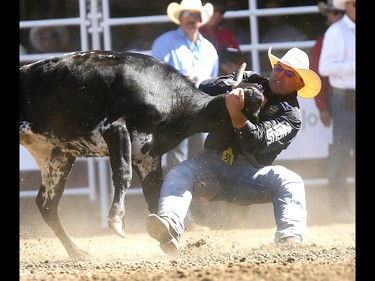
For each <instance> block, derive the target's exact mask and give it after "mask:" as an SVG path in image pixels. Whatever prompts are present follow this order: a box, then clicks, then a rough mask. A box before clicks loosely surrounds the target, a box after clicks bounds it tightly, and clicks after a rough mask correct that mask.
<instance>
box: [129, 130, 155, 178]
mask: <svg viewBox="0 0 375 281" xmlns="http://www.w3.org/2000/svg"><path fill="white" fill-rule="evenodd" d="M152 141H153V135H152V134H146V133H138V132H137V131H134V132H133V134H132V163H133V165H135V166H137V167H138V169H139V171H140V173H141V175H142V178H145V177H146V175H147V174H148V173H149V172H151V171H154V170H156V168H157V165H156V164H157V160H158V158H153V157H151V156H150V150H149V149H150V148H151V145H152ZM145 146H146V147H148V150H147V151H143V152H142V148H143V149H144V150H145V148H146V147H145Z"/></svg>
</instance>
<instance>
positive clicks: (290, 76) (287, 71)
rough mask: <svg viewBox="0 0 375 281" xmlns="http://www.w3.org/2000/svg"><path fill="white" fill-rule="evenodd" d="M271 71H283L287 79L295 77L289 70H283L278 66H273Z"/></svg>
mask: <svg viewBox="0 0 375 281" xmlns="http://www.w3.org/2000/svg"><path fill="white" fill-rule="evenodd" d="M273 69H274V70H276V71H277V72H283V71H284V73H285V76H286V77H288V78H293V77H295V76H296V75H297V74H296V73H295V72H293V71H291V70H286V69H284V68H283V67H282V66H281V65H280V64H275V65H274V68H273Z"/></svg>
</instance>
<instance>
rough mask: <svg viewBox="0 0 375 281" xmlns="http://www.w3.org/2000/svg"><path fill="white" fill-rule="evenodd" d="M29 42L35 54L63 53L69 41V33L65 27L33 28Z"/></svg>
mask: <svg viewBox="0 0 375 281" xmlns="http://www.w3.org/2000/svg"><path fill="white" fill-rule="evenodd" d="M29 40H30V43H31V46H32V47H33V49H34V52H35V53H55V52H63V51H64V50H65V47H66V45H67V43H68V41H69V32H68V29H67V28H66V27H65V26H42V27H39V26H38V27H32V28H31V29H30V33H29Z"/></svg>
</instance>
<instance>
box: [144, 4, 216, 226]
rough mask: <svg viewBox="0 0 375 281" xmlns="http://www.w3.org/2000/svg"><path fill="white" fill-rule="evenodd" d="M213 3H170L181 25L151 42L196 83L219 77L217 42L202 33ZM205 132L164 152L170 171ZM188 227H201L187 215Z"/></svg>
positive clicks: (169, 10)
mask: <svg viewBox="0 0 375 281" xmlns="http://www.w3.org/2000/svg"><path fill="white" fill-rule="evenodd" d="M213 12H214V8H213V6H212V4H210V3H206V4H205V5H202V2H201V0H182V1H181V4H178V3H176V2H173V3H170V4H169V5H168V8H167V14H168V16H169V18H170V19H171V21H173V22H174V23H175V24H177V25H178V26H179V27H178V28H177V29H175V30H170V31H168V32H166V33H164V34H162V35H161V36H159V37H158V38H156V39H155V41H154V42H153V44H152V49H151V55H152V56H153V57H155V58H157V59H160V60H162V61H165V62H166V63H168V64H170V65H172V66H173V67H174V68H176V69H178V70H179V71H180V72H181V73H182V74H184V75H185V76H187V77H188V78H189V79H190V80H191V81H192V82H193V83H194V84H197V85H198V84H199V83H200V82H201V81H203V80H204V79H207V78H210V77H217V76H218V72H219V57H218V54H217V51H216V49H215V47H214V45H213V44H212V43H211V42H210V41H208V40H207V39H206V38H204V37H203V36H202V34H201V33H200V32H199V28H200V27H201V26H202V25H204V24H206V23H207V21H208V20H209V19H210V18H211V16H212V15H213ZM206 136H207V134H206V133H201V134H195V135H193V136H191V137H189V138H187V139H185V140H183V141H182V142H181V143H180V144H179V145H178V146H177V147H176V148H174V149H173V150H171V151H169V152H168V153H166V154H165V155H164V156H163V161H162V163H163V168H164V169H165V170H166V172H167V171H169V170H170V169H171V168H172V167H173V166H174V165H176V164H178V163H179V162H181V161H183V160H185V159H188V158H189V156H192V155H194V154H195V153H196V152H198V151H201V150H202V148H203V143H204V139H205V137H206ZM187 222H190V223H189V226H188V228H189V229H194V228H196V229H198V228H200V227H199V225H197V224H196V223H194V222H193V221H192V216H191V214H190V213H189V216H188V217H187Z"/></svg>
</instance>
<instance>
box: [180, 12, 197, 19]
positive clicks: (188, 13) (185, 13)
mask: <svg viewBox="0 0 375 281" xmlns="http://www.w3.org/2000/svg"><path fill="white" fill-rule="evenodd" d="M181 17H182V18H188V17H193V18H196V19H200V18H201V13H200V12H194V13H193V12H188V11H183V12H181Z"/></svg>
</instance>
